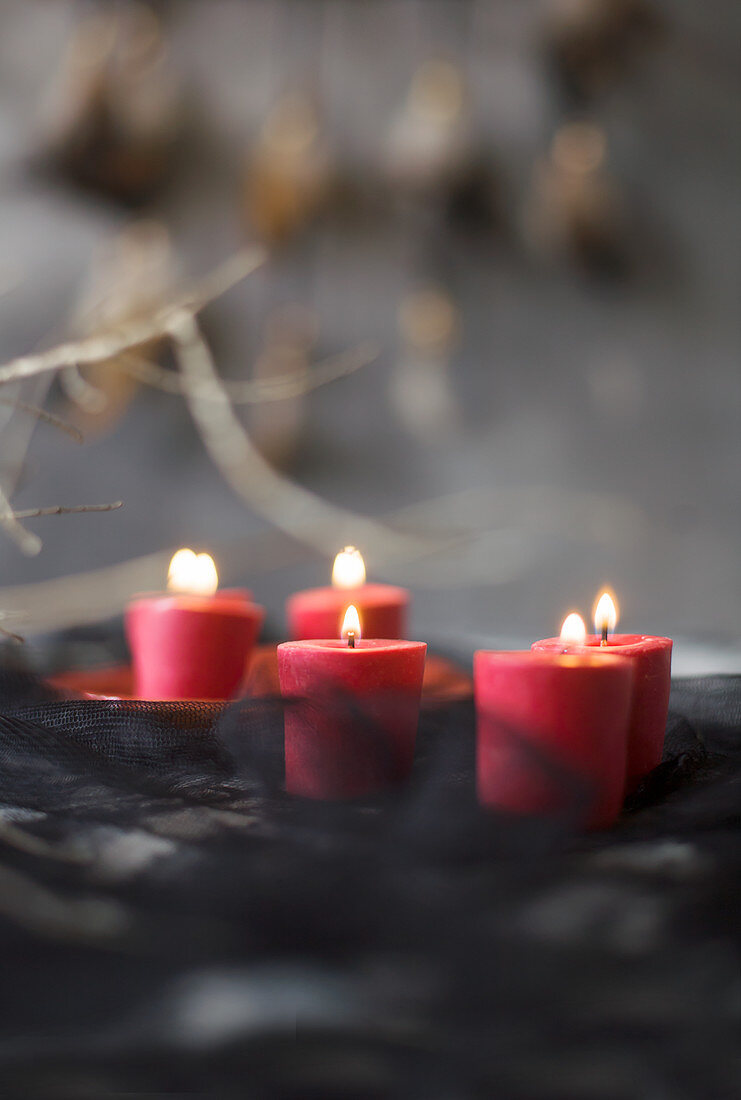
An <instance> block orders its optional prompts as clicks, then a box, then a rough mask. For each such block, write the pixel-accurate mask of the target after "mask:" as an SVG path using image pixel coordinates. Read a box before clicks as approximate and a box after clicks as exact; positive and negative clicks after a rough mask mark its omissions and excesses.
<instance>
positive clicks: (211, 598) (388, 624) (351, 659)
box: [126, 546, 672, 827]
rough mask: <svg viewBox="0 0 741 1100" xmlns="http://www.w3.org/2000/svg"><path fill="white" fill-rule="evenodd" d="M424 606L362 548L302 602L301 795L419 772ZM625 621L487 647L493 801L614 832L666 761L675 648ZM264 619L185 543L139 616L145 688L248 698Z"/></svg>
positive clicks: (291, 615)
mask: <svg viewBox="0 0 741 1100" xmlns="http://www.w3.org/2000/svg"><path fill="white" fill-rule="evenodd" d="M408 606H409V593H408V592H407V591H406V590H405V589H403V588H396V587H393V586H391V585H380V584H369V583H367V581H366V572H365V563H364V561H363V558H362V555H361V554H360V553H359V551H358V550H356V549H355V548H354V547H352V546H347V547H345V548H344V550H342V551H341V552H340V553H339V554H338V555H337V557H336V559H335V563H334V568H333V571H332V584H331V586H328V587H325V588H316V589H311V590H308V591H305V592H298V593H296V594H294V595H293V596H291V598H290V599H289V601H288V603H287V608H286V610H287V619H288V627H289V633H290V636H291V639H292V640H291V641H289V642H284V643H283V644H281V645H279V646H278V647H277V662H278V677H279V683H280V689H281V693H282V695H283V696H284V698H285V700H286V712H285V769H286V772H285V774H286V789H287V790H288V791H289V792H291V793H293V794H298V795H303V796H308V797H314V798H338V797H356V796H360V795H366V794H369V793H371V792H373V791H376V790H379V789H382V788H383V787H386V786H389V785H393V784H397V783H400V782H402V781H403V780H405V779H407V778H408V777H409V775H410V773H411V770H412V766H413V762H414V750H415V739H416V731H417V723H418V714H419V706H420V699H421V694H422V685H423V677H424V671H425V659H426V651H427V646H426V644H425V643H424V642H415V641H406V640H404V636H405V634H406V616H407V611H408ZM617 620H618V612H617V607H616V603H615V600H614V598H613V597H612V596H611V594H610V593H608V592H604V593H602V595H601V596H600V597H599V599H598V600H597V603H596V607H595V612H594V621H595V627H596V633H595V634H593V635H588V634H587V630H586V626H585V624H584V620H583V619H582V618H581V616H580V615H578V614H577V613H575V612H572V613H571V614H569V615H568V616H567V617H566V619H565V620H564V623H563V626H562V629H561V633H560V635H559V637H558V638H546V639H543V640H541V641H538V642H535V643H534V644H533V646H532V648H531V650H528V651H496V650H479V651H477V652H476V653H475V654H474V698H475V703H476V713H477V768H476V772H477V791H478V797H479V800H480V802H481V804H482V805H484V806H486V807H489V808H492V809H496V810H501V811H505V812H510V813H520V814H522V813H534V814H544V813H545V814H551V813H559V814H567V815H571V816H572V817H573V818H574V819H576V820H578V821H579V822H580V823H582V824H584V825H587V826H589V827H605V826H608V825H610V824H611V823H612V822H614V820H615V818H616V817H617V815H618V814H619V812H620V808H621V806H622V803H623V799H624V797H625V794H626V792H629V791H630V790H632V789H633V788H634V787H635V785H636V784H637V783H638V782H639V781H640V780H641V779H642V778H643V777H644V776H645V775H646V774H647V773H648V772H649V771H651V770H652V769H653V768H654V767H656V765H657V764H658V763H659V761H660V759H661V753H662V749H663V741H664V727H665V724H666V717H667V709H668V700H669V681H670V672H671V649H672V643H671V640H670V639H668V638H659V637H652V636H649V635H637V634H616V633H615V630H616V627H617ZM262 621H263V610H262V608H260V607H258V606H257V605H256V604H254V603H253V602H252V596H251V593H250V592H248V591H247V590H245V589H222V590H219V588H218V575H217V572H216V567H215V565H214V562H213V559H212V558H211V557H210V556H209V555H208V554H195V553H194V552H193V551H192V550H180V551H178V553H177V554H175V556H174V557H173V559H172V562H171V565H170V571H169V575H168V592H167V593H158V594H157V593H156V594H151V595H145V596H140V597H138V598H136V599H135V600H134V601H133V602H132V603H131V604H130V606H129V608H128V611H127V615H126V629H127V637H128V640H129V645H130V647H131V651H132V656H133V670H134V678H135V690H136V693H137V695H138V696H139V697H140V698H146V699H230V698H234V697H235V696H237V695H239V694H240V693H242V692H244V691H245V690H246V689H247V684H248V671H249V665H250V659H251V656H252V653H253V650H254V648H255V644H256V642H257V639H258V636H259V632H260V628H261V625H262Z"/></svg>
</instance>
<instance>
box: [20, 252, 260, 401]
mask: <svg viewBox="0 0 741 1100" xmlns="http://www.w3.org/2000/svg"><path fill="white" fill-rule="evenodd" d="M264 259H265V253H264V252H263V250H262V249H260V248H253V249H249V250H247V251H246V252H241V253H239V254H238V255H237V256H233V257H232V258H231V259H230V260H227V262H226V263H224V264H222V265H221V267H219V268H217V269H216V271H214V272H212V273H211V274H210V275H208V276H206V278H205V279H203V280H202V281H201V283H200V284H197V285H196V287H195V288H194V289H192V290H190V291H188V292H187V293H185V294H183V295H181V296H180V297H179V298H177V299H176V300H175V301H173V302H170V303H169V304H167V305H165V306H163V307H162V308H160V309H158V310H157V311H156V312H155V313H154V314H153V315H151V316H149V317H144V318H137V319H134V320H131V321H128V322H126V323H123V324H120V325H119V326H117V327H116V328H114V329H111V330H110V331H109V332H104V333H100V334H96V335H93V336H89V337H87V338H85V339H82V340H70V341H68V342H67V343H65V344H60V345H59V346H58V347H56V348H51V349H50V350H49V351H44V352H41V353H40V354H39V355H23V356H21V357H20V358H19V359H12V360H11V361H10V362H9V363H6V364H5V365H4V366H2V367H0V385H2V384H3V383H6V382H15V381H17V380H18V379H20V378H30V377H32V376H33V375H37V374H44V373H46V372H47V371H54V370H60V369H61V368H62V367H79V366H84V365H85V364H88V363H100V362H101V361H103V360H104V359H112V358H114V357H115V356H117V355H121V354H122V353H123V352H127V351H131V350H133V349H134V348H137V347H141V346H142V345H143V344H147V343H149V342H150V341H151V340H156V339H158V338H160V337H162V336H163V335H164V334H165V333H166V332H167V331H168V328H169V326H170V324H171V322H172V320H173V318H174V317H175V316H177V315H178V314H179V313H180V312H181V311H182V310H183V309H189V310H192V311H193V312H198V311H199V310H201V309H202V308H203V307H204V306H205V305H207V304H208V302H210V301H213V299H214V298H218V297H219V296H220V295H221V294H224V293H226V291H227V290H229V289H230V288H231V287H233V286H235V285H236V283H238V282H239V281H240V280H242V279H245V278H246V277H247V276H248V275H249V274H251V272H253V271H255V270H256V268H258V267H259V266H260V264H262V263H263V261H264Z"/></svg>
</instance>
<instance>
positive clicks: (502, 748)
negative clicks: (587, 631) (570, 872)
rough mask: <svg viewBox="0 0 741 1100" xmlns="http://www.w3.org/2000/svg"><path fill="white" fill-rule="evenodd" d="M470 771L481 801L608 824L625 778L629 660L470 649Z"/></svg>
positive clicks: (525, 811) (617, 808) (616, 811)
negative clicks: (473, 724) (473, 730)
mask: <svg viewBox="0 0 741 1100" xmlns="http://www.w3.org/2000/svg"><path fill="white" fill-rule="evenodd" d="M473 677H474V694H475V699H476V713H477V720H478V721H477V742H476V779H477V787H478V796H479V800H480V801H481V803H482V804H483V805H486V806H490V807H493V808H497V809H502V810H505V811H508V812H511V813H523V814H559V813H562V814H567V815H573V814H575V815H577V816H578V818H579V820H580V823H582V824H584V825H587V826H588V827H591V828H602V827H605V826H608V825H610V824H612V822H613V821H614V820H615V818H616V817H617V816H618V814H619V812H620V808H621V806H622V802H623V793H624V788H625V760H626V744H627V731H628V720H629V716H630V704H631V691H632V685H633V668H632V665H631V663H630V662H629V661H626V660H624V659H622V658H620V657H609V656H602V657H601V656H596V655H595V654H593V653H587V654H579V655H577V656H575V655H568V656H562V655H561V654H557V653H546V652H540V653H537V652H530V651H525V652H507V653H500V652H495V651H490V650H479V651H478V652H477V653H476V654H475V655H474V665H473Z"/></svg>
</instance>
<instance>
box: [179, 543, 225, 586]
mask: <svg viewBox="0 0 741 1100" xmlns="http://www.w3.org/2000/svg"><path fill="white" fill-rule="evenodd" d="M218 587H219V574H218V573H217V572H216V565H215V564H214V559H213V558H212V557H211V555H210V554H196V553H195V552H194V551H193V550H188V549H185V548H184V549H182V550H178V551H176V553H174V554H173V556H172V561H171V562H170V568H169V569H168V571H167V588H168V590H169V591H170V592H187V593H190V594H192V595H194V596H213V594H214V592H215V591H216V589H217V588H218Z"/></svg>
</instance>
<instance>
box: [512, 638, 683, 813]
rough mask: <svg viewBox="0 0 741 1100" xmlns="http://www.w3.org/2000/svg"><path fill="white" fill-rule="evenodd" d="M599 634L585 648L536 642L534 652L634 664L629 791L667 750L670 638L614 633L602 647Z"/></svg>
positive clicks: (556, 640)
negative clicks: (592, 656)
mask: <svg viewBox="0 0 741 1100" xmlns="http://www.w3.org/2000/svg"><path fill="white" fill-rule="evenodd" d="M600 642H601V639H600V637H599V635H597V634H591V635H589V637H588V638H587V640H586V642H585V644H584V645H583V646H571V645H569V646H566V647H564V643H563V642H562V641H561V639H560V638H546V639H544V640H543V641H541V642H535V644H534V645H533V649H535V650H544V649H547V650H559V651H561V652H562V651H563V650H564V648H567V649H568V651H569V653H585V652H590V653H595V652H597V653H600V654H603V655H609V654H614V655H619V656H621V657H628V658H629V659H630V661H631V663H632V664H633V704H632V707H631V716H630V727H629V730H628V764H627V771H626V790H627V791H629V792H630V791H632V790H634V789H635V787H636V786H637V784H638V783H639V782H640V781H641V779H643V777H644V776H645V775H647V774H648V773H649V772H650V771H652V770H653V769H654V768H655V767H657V766H658V765H659V764H660V763H661V757H662V753H663V751H664V733H665V731H666V716H667V713H668V711H669V689H670V686H671V668H672V641H671V638H655V637H651V636H650V635H647V634H611V635H610V637H609V638H608V641H607V645H606V646H603V645H601V644H600Z"/></svg>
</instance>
